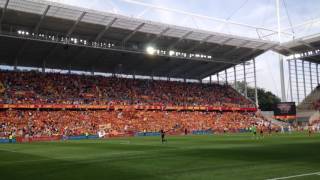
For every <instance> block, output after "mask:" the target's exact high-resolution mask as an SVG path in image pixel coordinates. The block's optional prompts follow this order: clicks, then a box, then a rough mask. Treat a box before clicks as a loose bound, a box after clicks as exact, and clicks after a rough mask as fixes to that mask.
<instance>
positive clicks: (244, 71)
mask: <svg viewBox="0 0 320 180" xmlns="http://www.w3.org/2000/svg"><path fill="white" fill-rule="evenodd" d="M243 79H244V96H245V97H246V98H247V97H248V88H247V73H246V63H245V62H244V63H243Z"/></svg>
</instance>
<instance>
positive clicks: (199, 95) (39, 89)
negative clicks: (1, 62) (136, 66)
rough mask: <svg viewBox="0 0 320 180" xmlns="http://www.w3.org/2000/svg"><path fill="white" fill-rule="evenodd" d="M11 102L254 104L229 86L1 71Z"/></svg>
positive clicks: (6, 96)
mask: <svg viewBox="0 0 320 180" xmlns="http://www.w3.org/2000/svg"><path fill="white" fill-rule="evenodd" d="M0 83H1V84H2V85H1V87H2V88H0V89H2V90H1V91H2V95H1V98H0V103H2V104H3V103H7V104H23V103H24V104H26V103H30V104H41V103H42V104H93V105H101V104H104V105H105V104H109V105H110V104H111V105H132V104H134V105H180V106H182V105H201V106H205V105H211V106H214V105H216V106H224V107H239V106H241V107H254V105H253V103H252V102H250V101H249V100H247V99H246V98H244V97H243V96H241V95H240V94H239V93H238V92H236V91H235V90H234V89H232V88H231V87H229V86H228V85H219V84H201V83H184V82H173V81H160V80H159V81H155V80H141V79H129V78H116V77H103V76H85V75H75V74H57V73H39V72H12V71H3V72H0Z"/></svg>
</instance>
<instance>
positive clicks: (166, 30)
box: [149, 27, 170, 44]
mask: <svg viewBox="0 0 320 180" xmlns="http://www.w3.org/2000/svg"><path fill="white" fill-rule="evenodd" d="M169 30H170V28H169V27H167V28H166V29H164V30H163V31H161V32H160V33H159V34H157V36H156V37H155V38H153V39H152V40H151V41H150V42H149V44H152V43H154V42H155V41H157V40H158V39H159V38H160V37H162V36H163V35H164V34H165V33H166V32H168V31H169Z"/></svg>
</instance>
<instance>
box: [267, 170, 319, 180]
mask: <svg viewBox="0 0 320 180" xmlns="http://www.w3.org/2000/svg"><path fill="white" fill-rule="evenodd" d="M312 175H318V176H320V172H314V173H308V174H298V175H294V176H286V177H278V178H271V179H266V180H281V179H291V178H296V177H304V176H312Z"/></svg>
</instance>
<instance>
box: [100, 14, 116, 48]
mask: <svg viewBox="0 0 320 180" xmlns="http://www.w3.org/2000/svg"><path fill="white" fill-rule="evenodd" d="M117 19H118V18H113V19H112V20H111V21H110V22H109V23H108V24H107V25H106V27H105V28H104V29H103V30H102V31H101V32H100V33H99V34H98V35H97V37H96V38H95V39H94V41H95V42H98V41H99V40H100V39H101V38H102V37H103V35H104V34H105V33H106V32H107V31H108V30H109V29H110V27H111V26H112V25H113V24H114V23H115V22H116V21H117Z"/></svg>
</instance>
